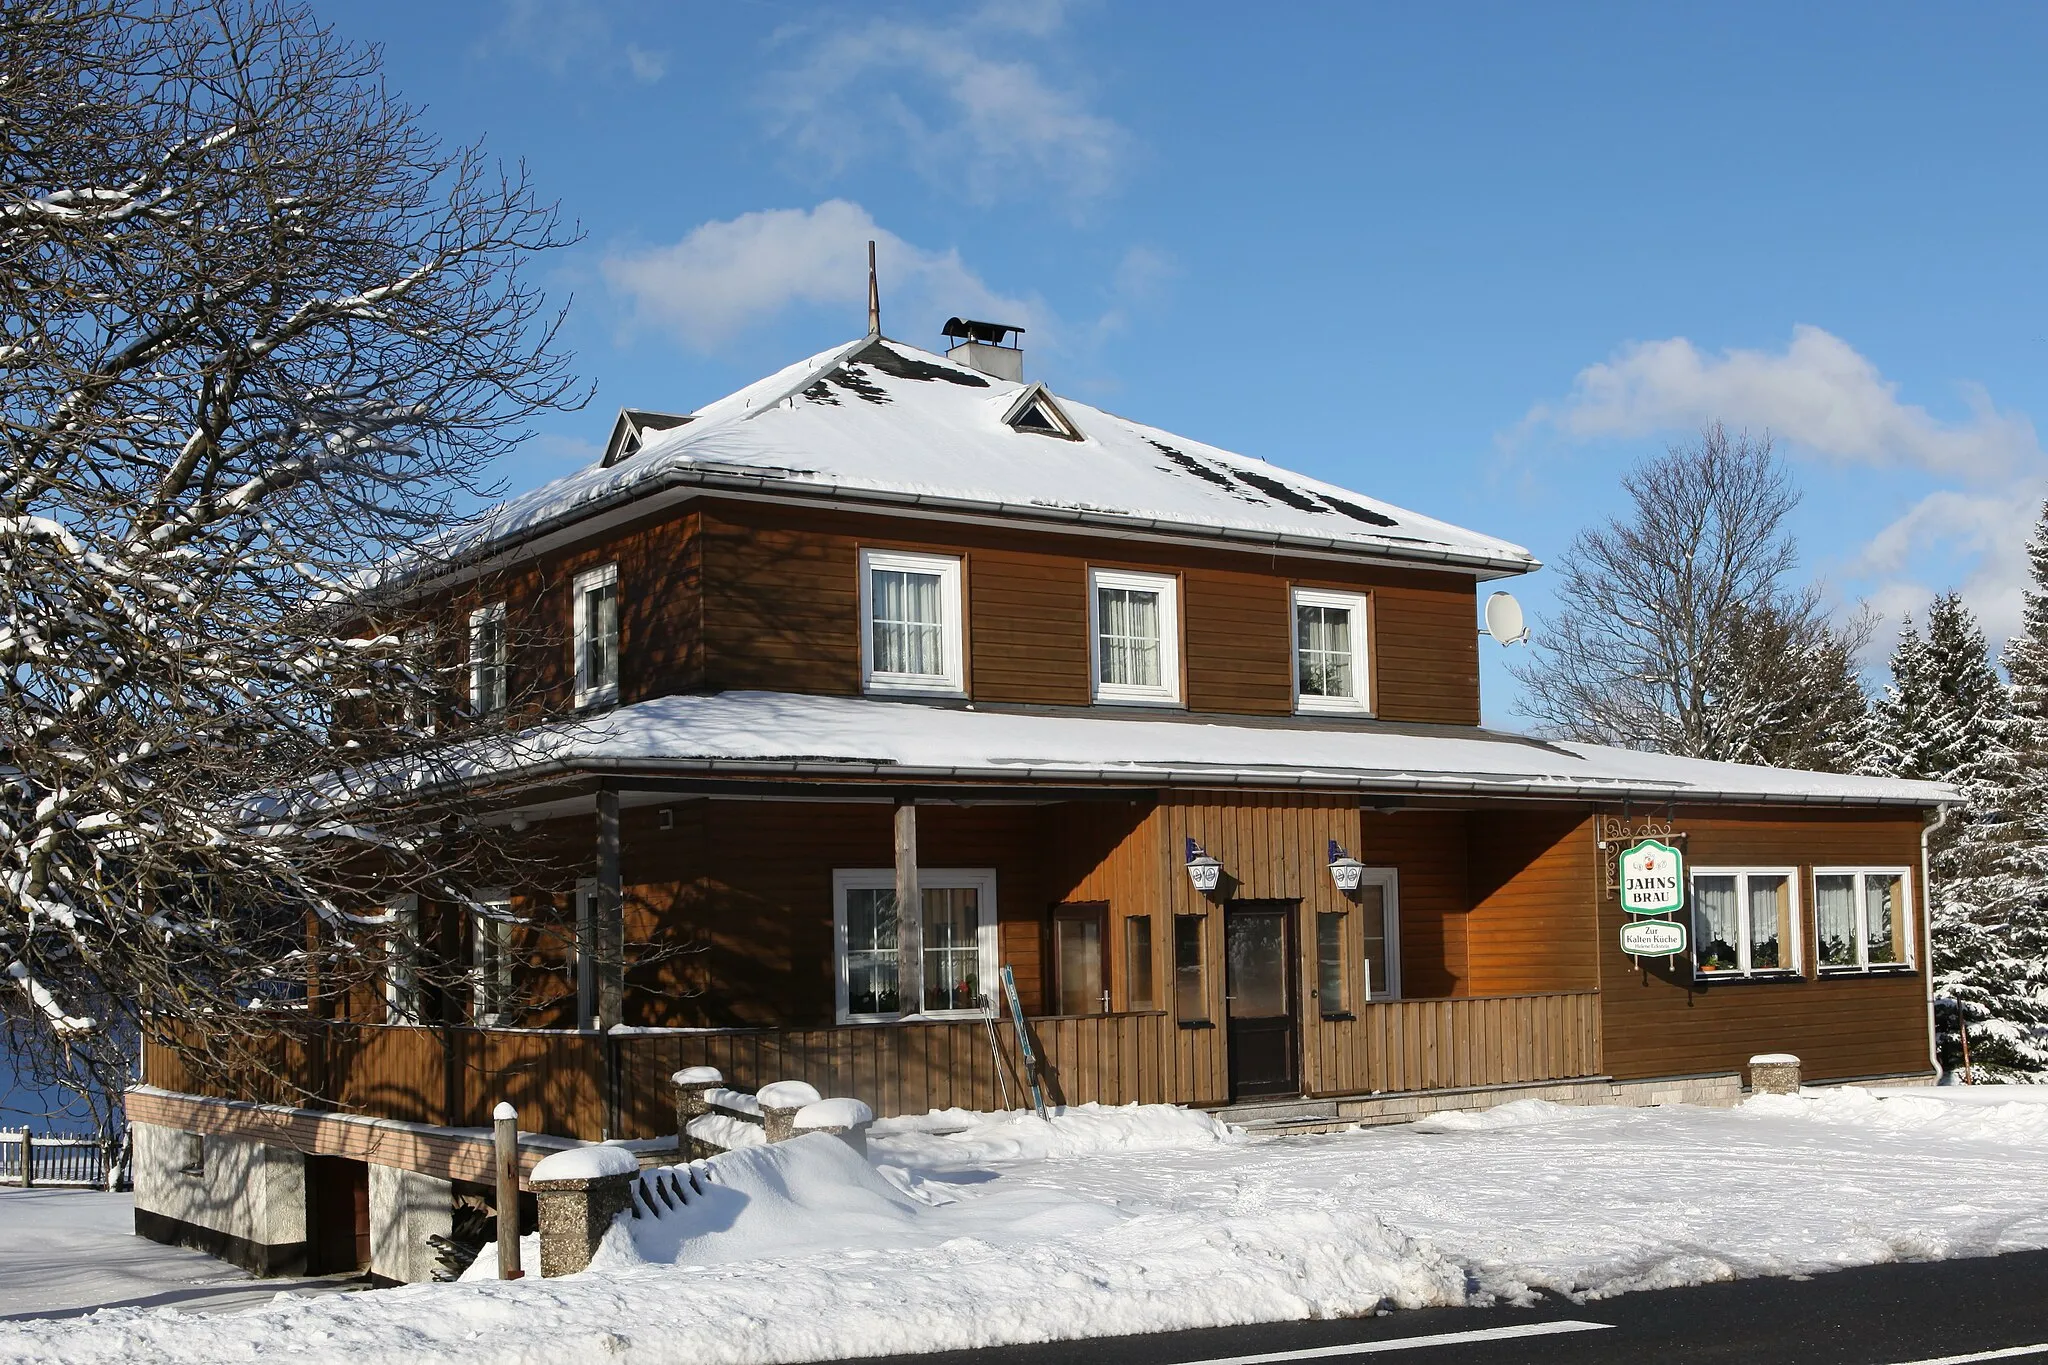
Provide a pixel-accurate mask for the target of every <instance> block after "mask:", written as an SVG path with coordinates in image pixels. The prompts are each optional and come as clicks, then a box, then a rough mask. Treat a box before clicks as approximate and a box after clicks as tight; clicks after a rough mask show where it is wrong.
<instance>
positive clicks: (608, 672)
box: [576, 564, 619, 707]
mask: <svg viewBox="0 0 2048 1365" xmlns="http://www.w3.org/2000/svg"><path fill="white" fill-rule="evenodd" d="M618 699H619V566H618V565H616V564H607V565H605V566H604V567H603V568H599V569H592V570H590V571H589V572H588V573H582V574H578V575H577V576H576V705H577V706H578V707H585V706H607V705H610V704H611V703H613V702H615V701H617V700H618Z"/></svg>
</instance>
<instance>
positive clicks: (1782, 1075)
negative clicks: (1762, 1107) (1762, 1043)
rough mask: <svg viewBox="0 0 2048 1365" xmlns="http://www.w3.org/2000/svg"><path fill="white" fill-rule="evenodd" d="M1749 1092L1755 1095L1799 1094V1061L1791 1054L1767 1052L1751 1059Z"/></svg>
mask: <svg viewBox="0 0 2048 1365" xmlns="http://www.w3.org/2000/svg"><path fill="white" fill-rule="evenodd" d="M1749 1090H1750V1093H1751V1094H1753V1095H1796V1094H1798V1093H1799V1059H1798V1058H1797V1057H1794V1056H1793V1055H1792V1054H1791V1053H1789V1052H1765V1053H1760V1054H1758V1055H1757V1056H1754V1057H1752V1058H1750V1059H1749Z"/></svg>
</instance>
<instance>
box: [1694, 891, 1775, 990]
mask: <svg viewBox="0 0 2048 1365" xmlns="http://www.w3.org/2000/svg"><path fill="white" fill-rule="evenodd" d="M1798 884H1799V878H1798V875H1797V873H1796V872H1795V871H1794V870H1793V869H1792V868H1789V867H1773V868H1751V869H1735V868H1717V867H1701V868H1695V869H1693V874H1692V907H1693V921H1694V923H1693V941H1694V943H1695V944H1696V945H1697V947H1696V948H1695V949H1694V951H1693V960H1694V962H1695V963H1696V964H1697V965H1698V967H1699V970H1700V973H1701V975H1703V976H1752V975H1768V974H1771V973H1777V972H1793V971H1797V970H1798V969H1799V894H1798V891H1797V887H1798Z"/></svg>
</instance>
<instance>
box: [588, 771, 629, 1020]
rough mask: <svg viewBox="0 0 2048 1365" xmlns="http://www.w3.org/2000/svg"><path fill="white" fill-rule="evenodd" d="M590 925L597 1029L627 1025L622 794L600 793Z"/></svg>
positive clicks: (608, 790)
mask: <svg viewBox="0 0 2048 1365" xmlns="http://www.w3.org/2000/svg"><path fill="white" fill-rule="evenodd" d="M592 918H593V920H594V923H593V924H592V925H591V930H592V937H593V938H595V939H596V940H597V941H596V943H595V944H594V945H592V946H593V947H594V948H595V950H596V951H595V953H594V954H593V956H595V957H596V959H597V1026H598V1027H599V1028H601V1029H608V1028H610V1027H612V1025H614V1024H622V1023H624V1022H625V998H626V923H625V890H624V887H623V886H622V885H621V884H620V880H619V793H618V791H617V790H616V789H615V788H613V787H610V786H604V787H600V788H598V792H597V904H596V905H595V906H594V907H593V915H592Z"/></svg>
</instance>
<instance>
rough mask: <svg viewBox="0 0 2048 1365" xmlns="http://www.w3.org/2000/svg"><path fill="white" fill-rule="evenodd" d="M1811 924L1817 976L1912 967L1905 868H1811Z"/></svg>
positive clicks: (1910, 877)
mask: <svg viewBox="0 0 2048 1365" xmlns="http://www.w3.org/2000/svg"><path fill="white" fill-rule="evenodd" d="M1813 918H1814V939H1815V945H1814V946H1815V949H1816V955H1817V956H1818V957H1819V959H1820V969H1821V970H1822V971H1823V972H1867V971H1882V970H1884V969H1886V968H1904V967H1911V966H1912V965H1913V874H1912V871H1911V870H1910V869H1908V868H1903V867H1816V868H1815V869H1814V870H1813Z"/></svg>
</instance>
